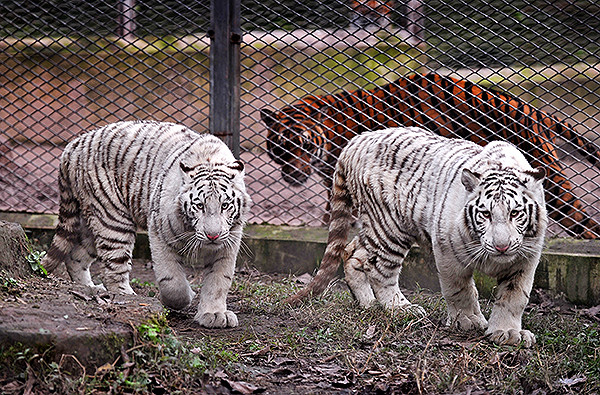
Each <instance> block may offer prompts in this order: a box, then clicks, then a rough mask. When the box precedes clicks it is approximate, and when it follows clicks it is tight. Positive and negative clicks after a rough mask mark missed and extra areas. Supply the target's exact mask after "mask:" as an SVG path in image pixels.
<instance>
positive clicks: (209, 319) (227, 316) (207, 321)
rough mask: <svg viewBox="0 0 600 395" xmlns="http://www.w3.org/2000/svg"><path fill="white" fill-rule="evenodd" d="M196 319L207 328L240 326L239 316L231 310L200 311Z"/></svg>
mask: <svg viewBox="0 0 600 395" xmlns="http://www.w3.org/2000/svg"><path fill="white" fill-rule="evenodd" d="M194 320H195V321H196V322H197V323H199V324H200V326H203V327H205V328H233V327H236V326H238V319H237V316H236V315H235V313H234V312H233V311H229V310H226V311H225V312H217V313H200V312H198V313H197V314H196V316H195V317H194Z"/></svg>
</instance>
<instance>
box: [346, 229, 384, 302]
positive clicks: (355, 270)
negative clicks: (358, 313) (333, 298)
mask: <svg viewBox="0 0 600 395" xmlns="http://www.w3.org/2000/svg"><path fill="white" fill-rule="evenodd" d="M368 258H369V254H368V253H367V250H366V249H365V247H364V246H363V245H362V244H360V241H359V238H358V236H357V237H355V238H354V239H352V241H351V242H350V243H348V245H347V246H346V250H345V253H344V257H343V260H344V278H345V279H346V283H347V284H348V287H349V288H350V292H352V295H353V296H354V298H355V299H356V300H357V301H358V303H359V304H360V305H361V306H362V307H365V308H366V307H370V306H371V305H373V304H374V303H375V302H376V301H377V299H376V298H375V294H374V293H373V288H371V284H369V278H368V277H367V274H366V273H365V268H364V265H365V263H366V262H367V260H368Z"/></svg>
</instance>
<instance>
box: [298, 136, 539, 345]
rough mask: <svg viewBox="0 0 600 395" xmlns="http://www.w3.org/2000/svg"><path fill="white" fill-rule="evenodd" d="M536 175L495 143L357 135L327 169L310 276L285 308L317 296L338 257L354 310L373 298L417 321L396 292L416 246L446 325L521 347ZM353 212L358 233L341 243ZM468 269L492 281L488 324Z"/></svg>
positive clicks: (535, 244)
mask: <svg viewBox="0 0 600 395" xmlns="http://www.w3.org/2000/svg"><path fill="white" fill-rule="evenodd" d="M543 175H544V171H543V170H542V169H541V168H538V169H536V170H534V169H532V168H531V166H530V165H529V163H528V162H527V161H526V159H525V158H524V156H523V155H522V154H521V153H520V152H519V151H518V150H517V149H516V148H515V147H514V146H512V145H510V144H508V143H504V142H495V143H490V144H488V145H487V146H486V147H481V146H479V145H476V144H474V143H471V142H468V141H463V140H456V139H454V140H452V139H450V140H449V139H445V138H442V137H440V136H437V135H435V134H433V133H431V132H428V131H425V130H422V129H418V128H397V129H388V130H383V131H379V132H369V133H366V134H363V135H361V136H358V137H356V138H354V139H353V140H352V141H351V142H350V143H349V144H348V146H347V147H346V148H344V150H343V151H342V154H341V155H340V159H339V161H338V163H337V165H336V171H335V173H334V186H333V191H332V196H331V222H330V225H329V237H328V241H327V248H326V251H325V254H324V256H323V260H322V263H321V266H320V268H319V271H318V273H317V275H316V276H315V278H314V279H313V281H312V282H311V283H310V284H309V285H308V286H307V287H306V288H305V289H303V290H302V291H300V292H299V293H297V294H296V295H294V296H293V297H291V298H290V299H288V302H291V303H297V302H299V301H300V300H302V299H303V298H305V297H307V296H309V295H311V294H313V295H314V294H318V293H320V292H322V291H323V290H324V289H325V288H326V286H327V285H328V284H329V282H330V281H331V280H332V278H333V277H334V276H335V272H336V271H337V267H338V265H339V262H340V261H341V260H342V258H344V261H345V262H344V271H345V274H346V282H347V283H348V285H349V287H350V289H351V291H352V293H353V295H354V296H355V298H356V299H357V300H358V301H359V303H360V304H361V305H362V306H365V307H366V306H369V305H371V304H372V303H373V302H375V301H377V302H379V303H381V304H382V305H384V306H385V307H387V308H389V309H392V310H394V309H409V310H413V311H416V312H417V313H419V314H421V313H423V310H422V309H421V308H420V307H418V306H414V305H412V304H411V303H410V302H409V301H408V300H407V299H406V298H405V297H404V295H403V294H402V292H400V289H399V288H398V276H399V273H400V269H401V266H402V261H403V260H404V258H405V256H406V254H407V253H408V251H409V250H410V248H411V246H412V245H413V243H415V242H417V243H419V244H420V245H421V246H422V247H425V248H431V249H432V250H433V255H434V257H435V261H436V267H437V269H438V273H439V276H440V284H441V288H442V294H443V295H444V297H445V299H446V301H447V303H448V317H449V318H448V322H449V323H451V324H456V325H457V326H458V327H459V328H462V329H472V328H478V329H487V333H488V335H490V337H491V338H492V340H494V341H497V342H503V341H507V342H510V343H515V342H519V341H521V340H523V341H525V342H526V343H527V344H528V345H531V344H532V342H534V341H535V337H534V336H533V335H532V334H531V333H530V332H529V331H523V330H522V329H521V314H522V312H523V309H524V308H525V304H526V303H527V299H528V294H529V292H530V290H531V286H532V284H533V274H534V271H535V268H536V266H537V264H538V261H539V258H540V254H541V248H542V245H543V240H544V234H545V230H546V226H547V220H546V211H545V202H544V191H543V188H542V180H543ZM353 207H355V208H357V209H358V217H359V222H360V224H361V225H362V226H361V229H360V231H359V236H358V237H357V238H355V239H354V240H353V241H352V242H351V243H350V244H346V243H347V236H348V233H349V232H348V231H349V227H350V223H351V222H352V208H353ZM475 269H477V270H479V271H482V272H483V273H486V274H488V275H490V276H493V277H496V278H497V279H498V282H499V286H498V288H499V292H498V303H497V304H496V306H495V307H494V310H493V312H492V315H491V317H490V324H489V326H488V323H487V321H486V320H485V318H484V317H483V315H482V314H481V311H480V308H479V304H478V301H477V290H476V288H475V285H474V282H473V278H472V275H473V270H475Z"/></svg>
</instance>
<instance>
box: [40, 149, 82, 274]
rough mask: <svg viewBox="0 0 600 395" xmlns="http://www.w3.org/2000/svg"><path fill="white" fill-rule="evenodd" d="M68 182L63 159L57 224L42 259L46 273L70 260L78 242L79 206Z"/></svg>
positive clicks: (60, 173)
mask: <svg viewBox="0 0 600 395" xmlns="http://www.w3.org/2000/svg"><path fill="white" fill-rule="evenodd" d="M70 184H71V183H70V181H69V175H68V168H67V165H66V164H65V161H61V166H60V171H59V175H58V190H59V198H60V208H59V212H58V224H57V225H56V233H55V234H54V238H53V239H52V244H51V245H50V248H49V249H48V252H47V253H46V256H45V257H44V259H43V260H42V265H43V266H44V268H45V269H46V270H47V271H48V273H52V272H53V271H55V270H56V269H57V268H58V266H59V265H60V264H62V263H66V262H67V261H68V260H70V259H71V253H72V251H73V249H74V247H75V246H76V245H78V244H79V243H80V238H81V235H80V233H81V229H80V228H81V222H80V221H81V219H80V218H81V207H80V205H79V201H78V200H77V198H76V196H75V195H74V194H73V188H72V186H71V185H70Z"/></svg>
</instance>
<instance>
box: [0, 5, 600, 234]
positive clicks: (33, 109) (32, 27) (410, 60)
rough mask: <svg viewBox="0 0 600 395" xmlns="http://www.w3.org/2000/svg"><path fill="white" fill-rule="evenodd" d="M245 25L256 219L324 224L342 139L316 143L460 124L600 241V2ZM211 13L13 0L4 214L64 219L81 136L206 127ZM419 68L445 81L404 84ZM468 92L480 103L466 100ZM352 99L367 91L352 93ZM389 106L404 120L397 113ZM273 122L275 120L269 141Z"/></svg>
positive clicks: (434, 8)
mask: <svg viewBox="0 0 600 395" xmlns="http://www.w3.org/2000/svg"><path fill="white" fill-rule="evenodd" d="M30 3H32V4H30ZM241 15H242V21H241V26H242V32H243V43H242V45H241V89H240V92H241V114H240V119H241V137H240V141H241V157H242V159H244V160H245V161H246V162H247V174H248V176H247V180H246V181H247V184H248V186H249V189H250V192H251V194H252V197H253V201H254V206H253V209H252V217H251V218H250V220H251V222H255V223H272V224H288V225H310V226H320V225H323V224H324V222H323V218H324V215H325V213H326V201H327V192H326V189H327V183H326V181H327V179H328V177H329V174H330V169H331V166H332V164H333V162H332V159H328V160H325V161H324V162H325V163H323V161H322V160H321V161H320V158H321V159H322V158H323V152H324V151H325V152H328V153H330V154H331V157H332V158H334V157H335V154H336V152H337V150H339V148H340V147H339V146H341V145H343V141H341V140H339V139H338V140H335V143H333V142H332V141H331V140H327V139H325V140H323V139H322V138H320V137H319V136H321V135H320V134H319V133H316V132H315V131H324V132H323V133H326V132H327V131H330V132H336V133H338V134H340V133H345V134H346V138H347V137H348V135H351V134H352V133H359V132H362V131H363V130H367V129H370V128H373V127H383V126H386V125H387V126H389V125H390V124H393V122H398V120H400V122H399V123H409V122H414V123H419V122H420V123H422V124H423V125H424V126H428V127H429V126H431V127H434V128H435V127H436V126H435V125H438V127H439V125H440V123H442V121H441V120H443V122H447V123H448V125H455V126H456V125H458V124H460V125H458V126H456V127H452V126H449V127H447V129H448V130H450V131H451V132H456V133H458V135H459V136H460V137H462V138H470V139H472V140H475V141H478V140H481V139H480V137H485V138H486V139H488V138H489V139H494V138H507V139H509V140H511V141H513V142H516V143H517V144H518V145H519V146H520V147H521V148H522V149H523V150H524V151H527V152H529V154H531V155H533V156H532V160H537V161H538V162H539V163H541V164H545V165H546V166H547V167H548V168H549V169H551V175H553V176H552V178H551V181H552V182H551V183H550V184H549V185H550V188H549V190H550V194H551V199H549V201H550V203H551V207H550V210H551V215H552V218H553V219H554V222H553V226H552V227H551V229H552V234H553V235H566V234H575V235H583V236H587V237H590V236H593V232H591V231H593V230H594V229H593V227H594V226H595V225H594V224H595V222H598V221H600V213H599V208H600V177H598V173H599V167H598V163H599V161H600V154H599V152H598V149H597V146H599V145H600V132H598V129H597V123H596V120H595V118H596V115H597V113H598V112H599V110H600V102H599V98H598V95H599V89H598V88H599V87H598V84H599V80H598V78H597V76H598V74H599V70H600V62H599V57H600V55H599V54H600V52H599V48H598V46H599V44H598V43H600V6H599V5H596V3H595V2H593V1H591V0H586V1H583V0H571V1H567V0H565V1H539V0H534V1H528V2H525V1H508V0H493V1H479V0H475V1H466V0H459V1H453V2H442V1H436V0H431V1H414V0H410V1H403V2H401V1H399V0H389V1H386V0H380V1H367V0H356V1H354V0H329V1H325V0H283V1H281V0H279V1H275V0H263V1H258V0H252V1H246V0H242V1H241ZM209 19H210V1H209V0H204V1H193V2H189V1H186V2H184V1H182V0H169V1H166V0H162V1H160V0H152V1H142V0H122V1H114V2H102V1H85V2H84V1H71V0H65V1H63V2H55V1H41V2H24V1H16V0H14V1H5V2H2V3H1V4H0V29H2V30H0V59H1V61H0V68H1V72H0V81H1V82H0V89H1V90H2V92H1V93H0V112H1V114H0V130H1V131H2V133H1V134H0V210H2V211H24V212H43V213H46V212H56V211H57V191H56V185H55V178H56V167H57V164H58V157H59V155H60V152H61V150H62V147H63V146H64V144H65V143H66V142H67V141H68V140H69V139H71V138H72V137H73V136H74V135H76V134H79V133H81V132H82V131H84V130H88V129H90V128H93V127H97V126H101V125H103V124H106V123H108V122H113V121H117V120H123V119H134V118H140V119H157V120H165V121H173V122H179V123H183V124H185V125H187V126H189V127H191V128H192V129H194V130H197V131H206V130H207V129H208V105H209V94H210V86H209V85H210V83H209V81H210V80H209V75H208V74H209V64H208V63H209V61H208V59H209V58H208V53H209V50H210V40H209V38H208V37H207V35H206V32H207V30H208V29H209V22H210V21H209ZM415 73H418V74H421V73H429V74H435V76H433V75H432V76H429V77H428V79H423V81H421V82H419V83H412V84H407V85H403V84H402V83H400V82H401V81H414V80H415V77H414V74H415ZM411 76H412V77H411ZM411 78H412V79H411ZM393 81H399V82H398V83H397V84H391V83H392V82H393ZM468 83H474V84H476V85H474V86H470V85H468ZM448 84H451V85H448ZM435 86H440V87H443V90H442V93H440V92H439V91H436V90H435ZM456 86H464V87H469V88H468V92H469V93H470V94H472V95H473V96H472V97H467V96H466V95H462V96H464V98H465V100H464V102H465V103H458V101H459V100H458V99H457V97H460V96H461V94H457V93H456V91H453V90H452V89H453V88H452V87H456ZM479 87H481V90H479ZM465 89H466V88H465ZM356 90H364V91H365V92H364V93H361V94H354V95H348V94H344V93H342V92H348V91H356ZM369 91H371V92H369ZM392 91H393V93H392ZM493 91H500V92H504V93H505V94H508V95H510V97H509V96H506V95H504V96H498V97H501V98H504V99H505V102H507V103H508V105H509V106H508V107H506V106H504V104H503V102H498V99H497V97H496V96H494V95H496V94H493V93H492V92H493ZM377 92H379V93H377ZM381 92H384V93H385V94H383V93H381ZM386 92H387V93H386ZM433 92H437V93H433ZM459 93H460V92H459ZM475 93H477V95H475ZM453 94H454V96H453ZM309 95H313V96H315V95H317V96H318V97H316V98H315V97H313V98H310V97H308V96H309ZM436 95H437V96H436ZM350 96H352V97H360V98H361V100H362V102H356V101H354V102H352V100H350V99H348V97H350ZM449 96H453V97H450V98H449ZM368 97H371V99H369V98H368ZM373 97H376V98H379V99H378V100H380V102H373V100H372V98H373ZM440 97H443V98H444V100H446V101H443V100H442V102H440V100H439V98H440ZM494 97H496V99H494ZM507 97H508V99H507ZM513 97H514V98H518V99H519V101H514V100H512V99H510V98H513ZM436 98H437V101H436ZM477 98H480V99H481V101H480V102H478V101H477ZM301 99H304V100H303V101H302V100H301ZM309 99H310V100H309ZM417 99H418V100H417ZM511 100H512V101H511ZM310 103H312V104H311V105H310V106H309V105H308V104H310ZM382 103H386V104H385V105H387V106H388V107H391V108H392V110H390V108H387V107H382V106H384V104H382ZM527 104H528V105H530V106H531V108H530V107H528V106H527ZM369 105H371V109H370V110H369ZM465 106H467V107H465ZM468 106H471V107H468ZM472 106H475V107H476V108H472ZM393 108H395V109H396V110H398V109H400V108H402V110H401V111H400V110H398V111H396V113H397V114H396V115H395V116H397V118H396V119H392V118H393V116H392V115H393V114H394V112H393ZM282 109H283V110H284V112H281V111H280V110H282ZM424 109H425V110H424ZM533 109H539V110H542V111H543V113H535V112H533ZM261 110H262V117H263V118H264V119H265V120H267V121H269V120H272V121H274V122H273V123H272V125H271V135H269V131H268V129H267V127H266V124H265V122H264V121H263V120H262V119H261ZM265 110H267V111H265ZM423 111H425V112H423ZM361 112H364V113H365V114H366V113H368V116H362V117H361V115H360V113H361ZM334 113H335V116H336V119H335V120H334V121H332V120H331V119H330V118H328V117H331V116H332V114H334ZM390 114H392V115H390ZM402 114H405V118H402ZM432 114H433V115H432ZM283 115H285V116H286V117H283ZM363 115H364V114H363ZM547 115H553V116H555V117H558V118H560V120H561V121H560V122H558V123H556V120H554V119H553V118H548V117H547ZM344 117H345V118H344ZM367 118H369V119H367ZM471 118H472V119H471ZM469 119H470V121H469ZM509 120H512V122H513V123H514V124H510V122H509ZM553 120H554V122H555V124H552V122H553ZM374 121H376V122H375V123H373V122H374ZM278 122H279V123H283V126H282V125H281V124H280V125H277V123H278ZM369 122H371V123H369ZM453 122H454V124H453ZM469 122H471V123H472V125H471V124H469ZM564 122H567V123H568V124H569V125H568V126H566V124H564ZM375 124H376V125H375ZM542 124H543V125H546V126H545V129H544V128H543V127H542V126H543V125H542ZM306 125H310V128H304V127H305V126H306ZM432 125H433V126H432ZM461 125H462V127H463V129H464V130H462V131H461V130H460V129H461V128H460V127H459V126H461ZM515 125H517V126H515ZM540 125H542V126H540ZM503 127H504V129H502V128H503ZM523 130H528V131H531V133H533V135H532V136H528V135H527V134H526V133H524V132H522V131H523ZM548 133H551V134H552V133H554V134H555V135H556V136H554V135H548ZM575 134H576V135H577V136H579V137H581V138H583V139H586V141H585V142H583V143H587V146H585V144H584V147H583V149H581V147H579V148H580V149H577V147H575V146H574V145H573V144H572V143H571V144H569V143H568V141H567V140H569V141H571V142H575V145H577V144H580V145H581V144H583V143H582V141H583V140H581V139H579V140H578V139H577V138H575V137H574V135H575ZM295 135H296V136H297V135H300V136H301V137H302V136H304V137H302V138H299V139H298V138H296V137H294V136H295ZM536 135H537V136H542V137H543V138H541V140H540V139H537V140H536V138H535V136H536ZM321 137H322V136H321ZM540 141H541V142H542V143H543V142H545V143H544V144H542V143H539V142H540ZM268 147H269V148H271V155H269V154H268V153H267V148H268ZM311 152H312V153H313V156H312V158H310V157H307V156H305V154H307V153H311ZM553 158H558V159H557V161H554V160H553ZM594 162H595V165H594ZM324 181H325V182H324ZM292 184H293V185H292ZM566 230H570V232H566ZM586 231H587V232H588V233H586ZM595 231H596V233H598V232H599V230H598V229H595Z"/></svg>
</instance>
